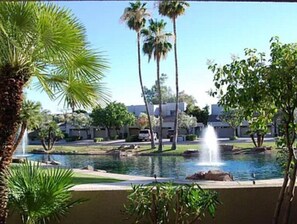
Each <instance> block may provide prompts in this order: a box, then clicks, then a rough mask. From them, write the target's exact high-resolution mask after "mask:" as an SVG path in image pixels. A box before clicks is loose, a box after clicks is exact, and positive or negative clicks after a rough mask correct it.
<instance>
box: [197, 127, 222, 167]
mask: <svg viewBox="0 0 297 224" xmlns="http://www.w3.org/2000/svg"><path fill="white" fill-rule="evenodd" d="M202 136H203V144H202V149H201V154H200V158H199V163H198V165H201V166H221V165H223V163H222V162H221V158H220V148H219V144H218V138H217V135H216V132H215V130H214V128H213V127H212V126H210V125H208V126H207V127H206V128H205V129H204V131H203V135H202Z"/></svg>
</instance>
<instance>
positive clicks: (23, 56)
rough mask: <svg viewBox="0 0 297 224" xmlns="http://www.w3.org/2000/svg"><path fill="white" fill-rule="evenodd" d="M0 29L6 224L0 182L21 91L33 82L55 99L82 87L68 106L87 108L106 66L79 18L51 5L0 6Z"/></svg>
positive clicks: (0, 146)
mask: <svg viewBox="0 0 297 224" xmlns="http://www.w3.org/2000/svg"><path fill="white" fill-rule="evenodd" d="M0 27H1V28H0V75H1V79H0V92H1V93H3V94H0V125H1V128H0V151H1V152H2V153H1V154H2V157H1V160H0V198H2V203H1V204H0V223H5V222H6V217H7V209H6V208H7V198H8V197H7V194H8V191H7V187H6V183H5V181H3V178H2V177H3V175H4V172H5V170H6V169H7V167H8V166H9V164H10V163H11V160H12V155H13V152H14V139H15V138H16V135H17V129H18V127H19V124H20V112H21V107H22V102H23V88H24V87H25V86H27V85H28V84H29V83H30V80H31V79H32V78H33V77H35V78H36V79H37V80H38V83H39V84H38V85H37V88H40V89H42V90H44V91H46V93H47V94H48V95H49V96H50V98H51V99H57V98H59V97H64V92H63V91H62V90H63V87H64V86H65V85H66V86H67V85H68V84H69V81H73V82H75V83H76V84H77V85H76V86H80V88H78V89H77V88H75V87H72V88H71V89H72V90H73V94H74V93H76V94H75V95H76V98H75V99H77V100H76V101H75V102H73V101H71V100H69V101H68V102H71V104H72V105H74V104H75V106H76V107H78V106H85V105H89V102H90V101H89V100H90V98H89V96H88V92H89V90H90V89H91V87H93V86H97V85H99V84H100V83H101V82H102V75H103V71H104V70H105V69H106V62H105V60H104V59H103V57H102V56H101V55H100V54H99V53H98V52H95V51H93V50H92V49H90V48H89V44H88V43H87V41H86V36H85V29H84V27H83V25H82V24H81V23H80V22H79V21H78V20H77V18H75V17H74V16H73V14H72V13H71V12H70V11H69V10H67V9H65V8H60V7H58V6H56V5H54V4H51V3H50V4H48V3H46V4H45V3H41V2H2V3H1V4H0ZM79 83H82V84H79ZM83 84H85V85H83ZM84 86H85V88H83V87H84ZM4 93H5V94H4ZM91 93H92V96H94V94H93V93H94V92H91ZM57 94H58V95H57ZM72 96H74V95H72ZM96 98H97V96H96ZM64 99H65V98H64ZM71 99H74V98H73V97H72V98H71ZM60 100H61V98H60ZM63 101H64V100H63Z"/></svg>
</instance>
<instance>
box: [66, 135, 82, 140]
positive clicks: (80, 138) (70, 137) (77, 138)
mask: <svg viewBox="0 0 297 224" xmlns="http://www.w3.org/2000/svg"><path fill="white" fill-rule="evenodd" d="M64 139H65V141H66V142H74V141H78V140H82V137H81V136H76V135H73V136H69V137H68V138H64Z"/></svg>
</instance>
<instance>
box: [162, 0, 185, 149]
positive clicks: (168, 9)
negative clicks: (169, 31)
mask: <svg viewBox="0 0 297 224" xmlns="http://www.w3.org/2000/svg"><path fill="white" fill-rule="evenodd" d="M188 6H189V4H188V3H187V2H184V1H179V0H163V1H161V2H159V14H160V15H162V16H167V17H169V18H170V19H171V20H172V23H173V34H174V37H175V38H174V62H175V87H176V98H175V118H174V127H173V129H174V134H173V140H172V147H171V149H172V150H175V149H176V144H177V135H178V102H179V86H178V63H177V47H176V40H177V35H176V19H177V17H178V16H180V15H182V14H184V12H185V8H186V7H188Z"/></svg>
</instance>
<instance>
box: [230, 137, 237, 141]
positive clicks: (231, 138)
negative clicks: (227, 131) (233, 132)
mask: <svg viewBox="0 0 297 224" xmlns="http://www.w3.org/2000/svg"><path fill="white" fill-rule="evenodd" d="M236 139H237V137H236V136H231V137H229V140H231V141H233V140H236Z"/></svg>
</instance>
